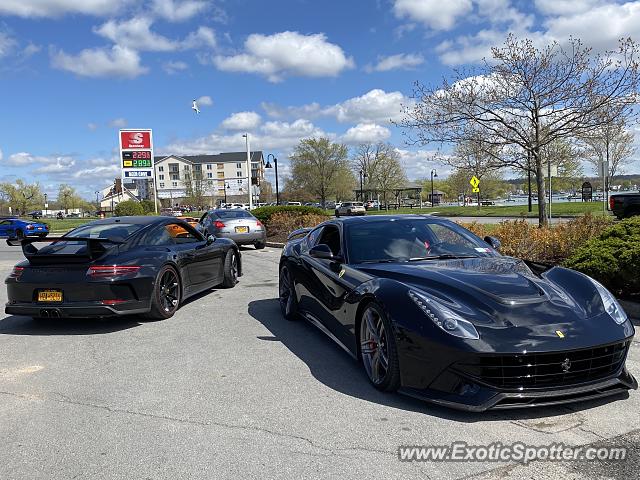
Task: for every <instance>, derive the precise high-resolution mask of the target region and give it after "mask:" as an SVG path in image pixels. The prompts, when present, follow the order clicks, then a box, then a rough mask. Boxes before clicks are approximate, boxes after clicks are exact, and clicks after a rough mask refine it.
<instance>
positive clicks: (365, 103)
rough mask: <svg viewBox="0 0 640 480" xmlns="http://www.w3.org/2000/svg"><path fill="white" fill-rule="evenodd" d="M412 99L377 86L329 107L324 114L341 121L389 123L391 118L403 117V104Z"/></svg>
mask: <svg viewBox="0 0 640 480" xmlns="http://www.w3.org/2000/svg"><path fill="white" fill-rule="evenodd" d="M410 101H411V100H410V99H408V98H407V97H405V96H404V95H403V94H402V93H400V92H397V91H396V92H385V91H384V90H381V89H377V88H376V89H374V90H371V91H369V92H367V93H365V94H364V95H362V96H360V97H354V98H350V99H349V100H346V101H344V102H342V103H338V104H336V105H333V106H332V107H327V108H325V109H324V110H323V114H325V115H334V116H335V117H336V119H337V120H338V121H339V122H357V123H374V122H375V123H389V120H397V119H399V118H401V117H402V114H401V112H400V110H401V105H402V104H408V103H410Z"/></svg>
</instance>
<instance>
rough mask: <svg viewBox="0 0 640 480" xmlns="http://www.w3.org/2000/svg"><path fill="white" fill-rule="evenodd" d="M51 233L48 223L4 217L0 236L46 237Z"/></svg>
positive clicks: (20, 237) (0, 225)
mask: <svg viewBox="0 0 640 480" xmlns="http://www.w3.org/2000/svg"><path fill="white" fill-rule="evenodd" d="M47 235H49V227H48V226H47V224H46V223H38V222H32V221H29V220H22V219H20V218H3V219H1V220H0V237H6V238H18V239H22V238H26V237H34V236H35V237H46V236H47Z"/></svg>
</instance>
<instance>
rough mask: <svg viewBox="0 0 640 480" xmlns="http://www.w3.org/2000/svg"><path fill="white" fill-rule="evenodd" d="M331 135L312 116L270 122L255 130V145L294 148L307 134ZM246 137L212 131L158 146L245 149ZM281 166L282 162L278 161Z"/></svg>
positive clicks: (187, 151)
mask: <svg viewBox="0 0 640 480" xmlns="http://www.w3.org/2000/svg"><path fill="white" fill-rule="evenodd" d="M310 137H329V138H332V139H334V138H335V135H333V134H330V133H326V132H324V131H323V130H322V129H320V128H318V127H316V126H315V125H314V124H313V123H311V122H309V121H308V120H303V119H298V120H296V121H294V122H291V123H289V122H280V121H273V122H266V123H265V124H264V125H262V126H261V127H260V128H259V129H258V130H257V131H256V133H254V134H251V137H250V139H251V148H252V149H253V150H263V151H280V152H283V151H290V150H291V149H293V147H295V146H296V145H297V144H298V142H300V140H302V139H303V138H310ZM244 149H245V139H244V138H243V137H242V134H241V133H233V134H228V135H226V134H220V133H212V134H210V135H207V136H204V137H200V138H196V139H190V140H179V141H176V142H174V143H172V144H170V145H167V146H165V147H162V148H159V149H158V154H160V155H170V154H176V155H196V154H210V153H220V152H233V151H236V152H237V151H243V150H244ZM278 166H280V162H278Z"/></svg>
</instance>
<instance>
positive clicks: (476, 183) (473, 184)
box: [469, 175, 480, 188]
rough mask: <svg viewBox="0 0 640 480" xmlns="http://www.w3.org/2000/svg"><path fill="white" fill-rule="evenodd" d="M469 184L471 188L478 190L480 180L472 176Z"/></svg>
mask: <svg viewBox="0 0 640 480" xmlns="http://www.w3.org/2000/svg"><path fill="white" fill-rule="evenodd" d="M469 183H470V184H471V186H472V187H473V188H478V185H480V180H478V177H476V176H475V175H474V176H473V177H471V180H469Z"/></svg>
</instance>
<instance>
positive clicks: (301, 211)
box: [251, 205, 325, 229]
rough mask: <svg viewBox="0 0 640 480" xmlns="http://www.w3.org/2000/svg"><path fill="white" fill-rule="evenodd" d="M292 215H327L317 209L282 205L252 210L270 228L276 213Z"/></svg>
mask: <svg viewBox="0 0 640 480" xmlns="http://www.w3.org/2000/svg"><path fill="white" fill-rule="evenodd" d="M284 212H286V213H290V214H291V215H292V216H295V215H325V211H324V210H322V209H321V208H316V207H296V206H292V205H281V206H272V207H260V208H256V209H255V210H252V211H251V213H252V214H253V215H255V217H256V218H257V219H258V220H260V221H261V222H262V223H264V224H265V225H266V226H267V229H268V228H269V222H270V221H271V217H272V216H273V215H274V214H276V213H284Z"/></svg>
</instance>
